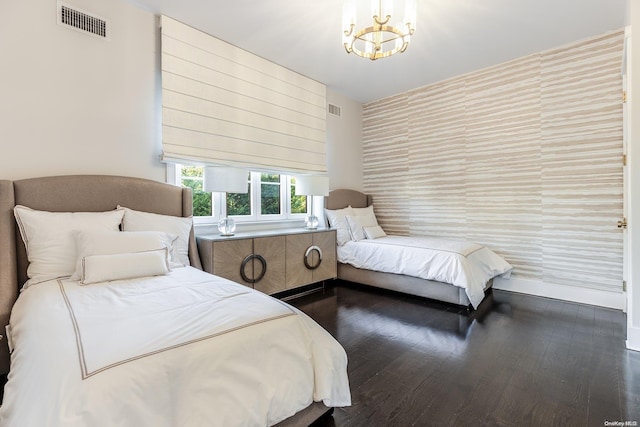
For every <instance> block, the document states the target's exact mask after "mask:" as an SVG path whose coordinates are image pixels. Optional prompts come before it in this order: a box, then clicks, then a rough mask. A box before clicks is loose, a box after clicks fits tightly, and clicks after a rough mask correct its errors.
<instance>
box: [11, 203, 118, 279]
mask: <svg viewBox="0 0 640 427" xmlns="http://www.w3.org/2000/svg"><path fill="white" fill-rule="evenodd" d="M13 213H14V215H15V217H16V222H17V223H18V228H19V229H20V235H21V236H22V240H23V241H24V245H25V247H26V249H27V259H28V260H29V267H28V268H27V277H29V280H27V283H25V286H29V285H33V284H35V283H40V282H44V281H46V280H51V279H58V278H61V277H67V276H70V275H71V274H73V272H74V271H75V269H76V260H77V258H78V257H77V252H76V241H75V237H74V234H73V233H74V231H75V230H105V231H109V230H111V231H118V230H119V228H120V223H121V222H122V216H123V215H124V211H122V210H113V211H108V212H47V211H37V210H33V209H31V208H28V207H25V206H21V205H17V206H15V207H14V209H13Z"/></svg>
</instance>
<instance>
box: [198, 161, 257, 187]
mask: <svg viewBox="0 0 640 427" xmlns="http://www.w3.org/2000/svg"><path fill="white" fill-rule="evenodd" d="M248 176H249V171H248V170H246V169H240V168H232V167H224V166H206V167H205V168H204V182H203V185H202V188H203V190H204V191H206V192H208V193H212V192H226V193H246V192H248V191H249V188H248Z"/></svg>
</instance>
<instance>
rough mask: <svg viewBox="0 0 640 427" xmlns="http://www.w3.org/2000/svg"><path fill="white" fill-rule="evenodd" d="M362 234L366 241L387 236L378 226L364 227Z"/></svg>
mask: <svg viewBox="0 0 640 427" xmlns="http://www.w3.org/2000/svg"><path fill="white" fill-rule="evenodd" d="M364 234H365V236H367V239H377V238H380V237H384V236H386V235H387V233H385V232H384V230H383V229H382V227H380V226H379V225H374V226H373V227H364Z"/></svg>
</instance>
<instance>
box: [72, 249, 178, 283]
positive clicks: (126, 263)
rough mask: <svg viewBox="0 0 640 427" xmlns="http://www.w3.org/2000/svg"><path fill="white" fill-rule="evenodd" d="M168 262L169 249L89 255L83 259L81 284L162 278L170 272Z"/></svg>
mask: <svg viewBox="0 0 640 427" xmlns="http://www.w3.org/2000/svg"><path fill="white" fill-rule="evenodd" d="M168 261H169V249H168V248H164V249H157V250H152V251H144V252H134V253H119V254H109V255H89V256H86V257H84V258H82V262H81V269H80V284H81V285H89V284H91V283H98V282H109V281H112V280H124V279H135V278H138V277H149V276H162V275H164V274H167V273H168V272H169V271H170V269H169V262H168Z"/></svg>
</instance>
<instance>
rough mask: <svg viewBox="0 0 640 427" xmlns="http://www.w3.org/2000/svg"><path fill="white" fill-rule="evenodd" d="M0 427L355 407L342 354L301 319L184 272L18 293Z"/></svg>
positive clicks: (248, 420) (243, 422) (182, 420)
mask: <svg viewBox="0 0 640 427" xmlns="http://www.w3.org/2000/svg"><path fill="white" fill-rule="evenodd" d="M10 335H11V341H12V342H13V346H14V351H13V353H12V355H11V371H10V374H9V379H8V382H7V384H6V387H5V395H4V402H3V405H2V407H1V408H0V425H2V426H7V427H8V426H19V427H28V426H37V427H46V426H65V427H73V426H100V425H109V426H135V427H139V426H154V427H156V426H157V427H161V426H167V427H168V426H265V425H272V424H275V423H277V422H279V421H281V420H283V419H285V418H287V417H289V416H291V415H293V414H294V413H296V412H298V411H299V410H301V409H303V408H305V407H306V406H308V405H309V404H311V403H312V401H323V402H324V404H325V405H327V406H348V405H350V403H351V400H350V391H349V384H348V378H347V372H346V365H347V358H346V354H345V352H344V349H343V348H342V347H341V346H340V344H339V343H338V342H337V341H336V340H335V339H334V338H333V337H332V336H331V335H330V334H329V333H328V332H326V331H325V330H324V329H323V328H321V327H320V326H319V325H318V324H316V323H315V322H314V321H313V320H312V319H310V318H309V317H308V316H306V315H305V314H304V313H301V312H299V311H298V310H296V309H295V308H293V307H291V306H289V305H288V304H286V303H283V302H281V301H279V300H276V299H274V298H271V297H269V296H267V295H264V294H262V293H260V292H257V291H253V290H251V289H249V288H246V287H244V286H242V285H239V284H236V283H233V282H231V281H229V280H226V279H222V278H220V277H217V276H213V275H210V274H207V273H204V272H201V271H199V270H196V269H194V268H191V267H184V268H179V269H176V270H174V271H173V272H171V273H170V274H169V275H166V276H160V277H154V278H141V279H133V280H123V281H117V282H111V283H98V284H94V285H88V286H79V284H78V282H77V281H71V280H56V281H49V282H44V283H41V284H38V285H35V286H32V287H29V288H28V289H25V290H24V291H23V292H22V293H21V295H20V297H19V298H18V301H17V302H16V304H15V306H14V308H13V311H12V314H11V321H10Z"/></svg>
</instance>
